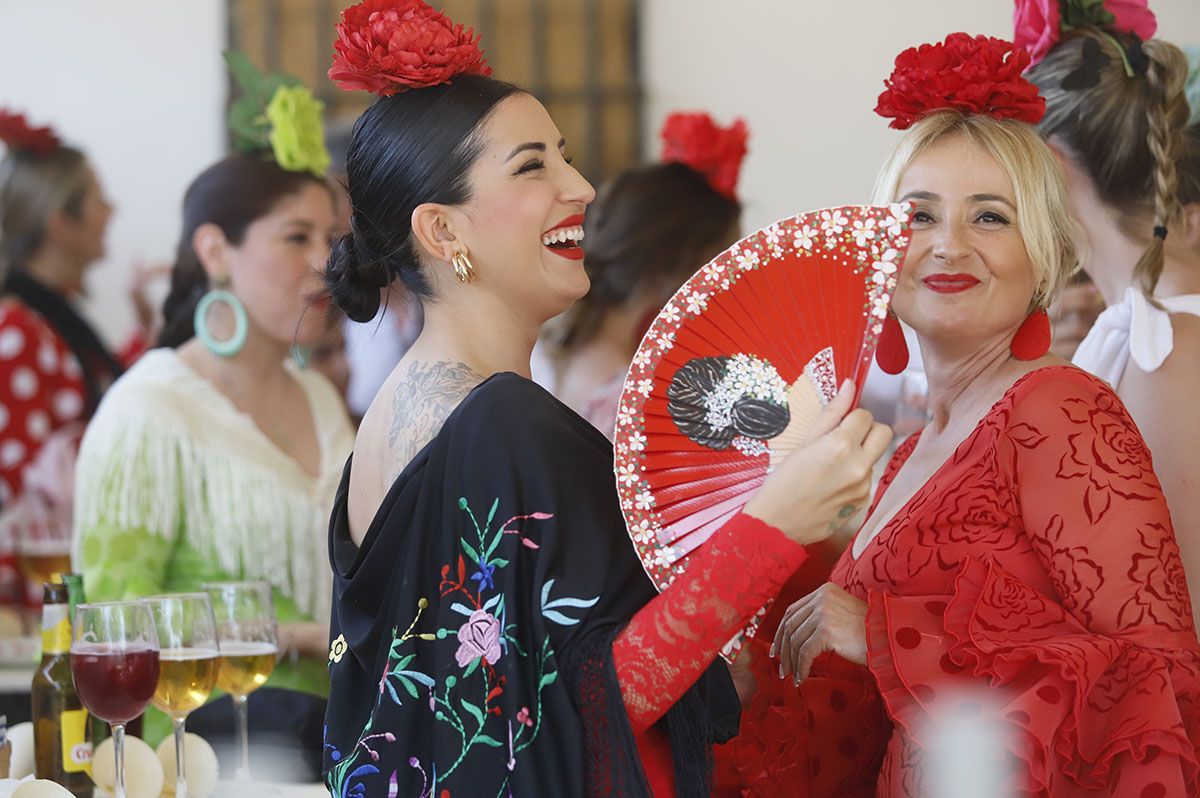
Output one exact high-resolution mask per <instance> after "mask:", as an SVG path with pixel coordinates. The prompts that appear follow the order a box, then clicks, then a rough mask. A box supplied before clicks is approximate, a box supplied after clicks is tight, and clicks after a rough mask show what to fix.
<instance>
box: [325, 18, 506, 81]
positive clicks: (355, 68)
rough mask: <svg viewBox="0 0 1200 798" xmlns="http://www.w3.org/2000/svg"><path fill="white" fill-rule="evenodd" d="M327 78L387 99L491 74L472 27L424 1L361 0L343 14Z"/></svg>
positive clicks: (338, 26)
mask: <svg viewBox="0 0 1200 798" xmlns="http://www.w3.org/2000/svg"><path fill="white" fill-rule="evenodd" d="M337 33H338V38H337V41H336V42H334V43H333V49H334V54H333V66H332V67H330V68H329V78H330V80H332V81H333V82H334V83H336V84H337V85H338V86H339V87H340V88H342V89H345V90H347V91H358V90H361V91H369V92H372V93H374V94H378V95H379V96H380V97H389V96H391V95H393V94H399V93H400V92H403V91H408V90H409V89H420V88H425V87H428V86H437V85H439V84H442V83H449V82H450V80H451V79H452V78H453V77H454V76H455V75H482V76H484V77H487V76H488V75H491V74H492V68H491V67H489V66H488V65H487V60H486V59H485V58H484V56H483V51H482V50H480V49H479V37H478V36H476V35H475V31H474V30H473V29H469V28H468V29H466V30H464V29H463V26H462V25H455V24H454V23H453V22H452V21H451V20H450V18H449V17H447V16H446V15H445V14H443V13H441V12H440V11H435V10H434V9H433V8H431V7H430V6H429V4H428V3H424V2H422V0H364V2H361V3H359V4H358V5H355V6H351V7H350V8H347V9H346V10H345V11H343V12H342V19H341V22H339V23H338V25H337Z"/></svg>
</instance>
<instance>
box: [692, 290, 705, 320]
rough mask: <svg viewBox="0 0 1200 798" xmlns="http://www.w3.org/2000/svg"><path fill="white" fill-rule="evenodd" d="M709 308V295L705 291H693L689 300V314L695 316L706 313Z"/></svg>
mask: <svg viewBox="0 0 1200 798" xmlns="http://www.w3.org/2000/svg"><path fill="white" fill-rule="evenodd" d="M706 307H708V294H706V293H704V292H703V291H693V292H692V293H691V294H689V295H688V298H687V312H688V313H691V314H692V315H693V316H695V315H699V314H701V313H703V312H704V309H705V308H706Z"/></svg>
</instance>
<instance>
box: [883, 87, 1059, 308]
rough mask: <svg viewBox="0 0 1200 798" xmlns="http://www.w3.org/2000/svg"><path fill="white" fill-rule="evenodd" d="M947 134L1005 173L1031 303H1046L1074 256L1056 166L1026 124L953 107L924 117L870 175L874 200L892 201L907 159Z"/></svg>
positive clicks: (1047, 303) (1053, 296) (1042, 142)
mask: <svg viewBox="0 0 1200 798" xmlns="http://www.w3.org/2000/svg"><path fill="white" fill-rule="evenodd" d="M950 136H962V137H963V138H965V139H966V140H967V141H969V142H971V143H972V144H976V145H978V146H981V147H983V148H984V149H985V150H987V151H988V153H990V154H991V156H992V157H993V158H995V159H996V161H997V162H998V163H999V164H1000V167H1001V168H1002V169H1003V170H1004V171H1005V173H1007V174H1008V178H1009V180H1011V181H1012V184H1013V190H1014V192H1015V193H1016V203H1017V229H1018V230H1019V231H1020V233H1021V238H1022V240H1023V241H1024V242H1025V252H1026V253H1027V254H1028V255H1029V260H1030V263H1032V264H1033V272H1034V277H1035V278H1036V286H1035V288H1034V294H1033V306H1034V307H1039V308H1046V307H1049V305H1050V303H1051V302H1053V301H1054V298H1055V297H1056V296H1057V295H1058V292H1059V291H1060V290H1061V289H1062V287H1063V286H1064V285H1066V283H1067V281H1068V280H1069V279H1070V277H1071V275H1072V274H1074V272H1075V271H1076V268H1077V266H1078V257H1077V256H1076V252H1075V237H1074V223H1073V222H1072V220H1071V215H1070V212H1069V211H1068V210H1067V192H1066V188H1065V187H1064V186H1063V178H1062V170H1061V169H1060V168H1059V165H1058V163H1057V161H1055V160H1054V155H1053V153H1051V152H1050V148H1049V147H1047V146H1046V143H1045V142H1044V141H1042V140H1041V139H1040V138H1039V137H1038V134H1037V132H1036V131H1035V130H1034V129H1033V127H1031V126H1030V125H1027V124H1025V123H1024V122H1017V121H1014V120H1011V119H994V118H992V117H990V116H980V115H974V114H963V113H959V112H958V111H941V112H938V113H936V114H932V115H930V116H927V117H925V118H924V119H922V120H921V121H919V122H917V123H916V124H915V125H913V126H912V127H910V128H909V129H908V130H907V131H905V133H904V136H903V138H901V139H900V143H899V144H897V145H896V148H895V149H894V150H893V151H892V154H891V155H890V156H889V157H888V159H887V161H886V162H885V163H884V165H883V169H881V170H880V172H879V177H878V178H876V180H875V191H874V202H876V203H877V204H887V203H890V202H895V201H896V200H897V196H896V192H897V191H898V190H899V187H900V181H901V180H902V179H903V177H904V173H905V172H907V171H908V168H909V167H910V166H911V165H912V163H913V161H915V160H916V159H917V158H919V157H920V156H921V154H922V153H924V152H925V151H926V150H928V149H929V148H930V147H931V146H933V145H934V144H936V143H937V142H939V141H941V140H942V139H944V138H947V137H950Z"/></svg>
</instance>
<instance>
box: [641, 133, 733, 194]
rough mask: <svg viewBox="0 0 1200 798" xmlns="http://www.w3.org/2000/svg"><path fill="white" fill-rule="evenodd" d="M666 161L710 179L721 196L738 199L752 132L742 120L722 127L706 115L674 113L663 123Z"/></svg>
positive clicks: (663, 158) (664, 157)
mask: <svg viewBox="0 0 1200 798" xmlns="http://www.w3.org/2000/svg"><path fill="white" fill-rule="evenodd" d="M659 135H660V136H661V138H662V145H663V146H662V160H663V161H664V162H667V163H670V162H674V161H678V162H679V163H682V164H684V165H686V166H690V167H691V168H693V169H695V170H696V171H697V172H700V173H701V174H702V175H704V176H705V177H707V178H708V183H709V185H711V186H712V187H713V190H714V191H716V192H717V193H718V194H723V195H725V196H726V197H729V198H730V199H732V200H736V199H737V183H738V175H739V174H740V173H741V170H742V160H743V159H744V158H745V157H746V141H747V139H749V138H750V130H749V129H748V128H747V127H746V122H745V121H744V120H742V119H737V120H734V123H733V124H732V125H730V126H729V127H721V126H720V125H718V124H717V123H716V122H715V121H713V118H712V117H711V116H709V115H708V114H706V113H674V114H671V115H670V116H668V117H667V121H666V122H664V123H663V127H662V132H661V133H660V134H659Z"/></svg>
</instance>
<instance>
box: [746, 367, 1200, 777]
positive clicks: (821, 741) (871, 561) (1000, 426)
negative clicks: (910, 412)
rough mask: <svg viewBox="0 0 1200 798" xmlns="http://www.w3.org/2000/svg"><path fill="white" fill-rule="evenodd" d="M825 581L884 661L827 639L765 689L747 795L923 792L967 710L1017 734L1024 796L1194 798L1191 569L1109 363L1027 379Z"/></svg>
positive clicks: (894, 465)
mask: <svg viewBox="0 0 1200 798" xmlns="http://www.w3.org/2000/svg"><path fill="white" fill-rule="evenodd" d="M915 445H916V439H915V438H914V439H912V440H910V441H908V442H906V443H905V445H903V446H902V447H901V448H900V449H899V450H898V451H897V452H896V455H895V456H894V458H893V460H892V462H891V463H890V464H889V466H888V469H887V472H886V474H885V476H884V479H883V482H882V483H881V485H880V487H879V491H878V493H877V496H876V503H878V500H879V496H882V495H883V493H884V491H885V490H886V489H887V487H888V485H889V484H890V482H891V480H892V479H893V478H894V477H895V475H896V473H897V472H898V471H899V470H900V467H901V466H902V465H903V464H904V462H905V461H906V460H907V458H908V457H909V455H910V454H911V453H912V450H913V447H914V446H915ZM831 579H832V581H833V582H834V583H836V584H838V585H840V586H842V587H843V588H845V589H846V590H847V591H848V592H850V593H851V594H853V595H855V596H857V597H859V598H861V599H863V600H864V601H866V602H867V604H868V613H867V630H866V632H867V644H868V665H869V667H861V666H857V665H854V664H851V663H849V662H847V661H846V660H843V659H841V658H840V657H837V656H835V655H831V654H827V655H824V656H823V657H822V658H820V659H818V661H817V663H816V665H815V667H814V670H813V675H812V676H810V678H809V679H807V680H806V681H805V682H804V683H803V684H802V685H801V686H800V688H798V689H790V688H789V689H784V688H782V687H781V688H779V689H777V690H774V691H771V692H769V693H761V694H760V695H759V696H757V697H756V699H755V702H754V704H753V705H752V707H751V709H750V711H749V713H748V716H747V717H746V719H745V720H744V722H743V733H742V735H741V736H740V737H739V738H738V739H737V740H736V741H735V743H734V744H735V745H736V746H737V747H738V755H739V759H740V761H741V764H742V771H743V776H744V777H745V780H746V782H747V783H750V784H751V785H752V786H751V788H750V789H748V790H747V791H746V793H745V794H750V795H764V796H765V795H784V794H786V795H793V796H833V795H837V796H870V795H878V796H919V795H925V794H928V793H929V792H930V790H931V785H930V783H929V781H928V779H929V778H930V775H929V773H928V771H926V770H925V769H923V767H922V764H921V757H922V754H923V753H924V752H925V751H927V750H930V751H932V750H935V749H936V748H937V745H938V743H939V740H941V741H943V742H944V740H945V735H941V734H939V732H942V731H944V730H946V729H951V728H954V726H953V723H952V721H961V719H963V718H976V719H978V720H979V721H982V722H987V723H989V724H991V725H989V726H988V727H987V728H989V729H991V730H993V731H995V732H998V733H999V734H1000V735H1001V736H1000V738H999V739H1001V740H1003V741H1004V743H1003V744H1004V745H1005V746H1006V747H1007V748H1008V750H1009V756H1008V765H1009V767H1008V769H1007V771H1006V775H1005V776H1004V778H1005V779H1006V785H1007V787H1008V788H1009V790H1010V793H1011V794H1017V795H1038V796H1047V795H1048V796H1053V798H1062V797H1063V796H1076V795H1106V796H1133V797H1134V798H1136V797H1137V796H1145V797H1146V798H1150V797H1152V796H1153V797H1156V798H1164V796H1185V795H1196V794H1197V790H1198V787H1200V782H1198V765H1197V762H1198V758H1197V745H1198V744H1200V703H1198V701H1200V682H1198V680H1197V675H1198V673H1200V644H1198V643H1197V639H1196V633H1195V630H1194V628H1193V625H1192V618H1191V610H1190V606H1191V605H1190V602H1189V600H1188V594H1187V587H1186V583H1185V581H1184V575H1183V567H1182V564H1181V563H1180V559H1179V552H1178V547H1177V546H1176V543H1175V539H1174V534H1173V532H1172V529H1171V520H1170V515H1169V514H1168V511H1167V506H1166V503H1165V501H1164V499H1163V496H1162V491H1161V489H1160V487H1159V484H1158V481H1157V479H1156V478H1155V476H1154V473H1153V470H1152V467H1151V461H1150V455H1149V452H1148V451H1147V449H1146V446H1145V444H1144V442H1143V441H1142V438H1141V436H1140V434H1139V433H1138V431H1137V428H1136V427H1135V426H1134V424H1133V422H1132V420H1131V419H1130V418H1129V415H1128V413H1127V412H1126V410H1125V408H1124V407H1123V406H1122V405H1121V403H1120V400H1118V399H1117V397H1116V395H1115V394H1114V393H1113V392H1112V391H1111V389H1109V388H1108V387H1107V386H1106V385H1105V384H1103V383H1102V382H1100V381H1099V380H1097V379H1095V378H1093V377H1090V376H1088V375H1086V374H1085V373H1084V372H1082V371H1079V370H1077V369H1074V368H1070V367H1052V368H1045V369H1040V370H1038V371H1035V372H1033V373H1032V374H1030V375H1028V376H1026V377H1025V378H1023V379H1022V380H1020V381H1018V382H1017V383H1016V384H1015V385H1014V386H1013V387H1012V388H1011V389H1010V390H1009V391H1008V393H1007V394H1006V395H1005V397H1004V398H1003V399H1002V400H1001V401H999V402H998V403H997V404H996V405H995V406H994V407H993V408H992V410H991V411H990V412H989V413H988V414H987V416H986V417H985V418H984V419H983V420H982V421H981V422H980V423H979V425H978V427H977V428H976V429H975V431H974V432H973V433H972V434H971V435H970V436H969V437H968V438H967V439H966V440H964V441H963V443H962V444H961V445H960V446H959V448H958V449H957V451H956V452H955V454H954V455H953V457H951V458H950V459H949V460H948V461H947V462H946V463H945V464H944V465H943V466H942V467H941V468H940V469H939V470H938V471H937V472H936V473H935V474H934V475H933V477H932V478H931V479H930V480H929V482H927V483H926V484H925V485H924V486H923V487H922V488H921V489H920V490H919V491H918V492H917V493H916V494H915V495H914V496H913V498H912V499H911V500H910V501H909V502H908V503H907V504H906V505H905V506H904V507H903V509H901V511H900V512H899V513H897V515H896V517H895V518H893V519H892V520H891V521H889V522H888V523H887V524H886V525H885V526H884V527H883V528H882V529H881V530H880V531H879V533H878V535H877V537H876V538H875V539H874V540H872V541H870V542H869V543H867V544H866V548H865V549H864V550H863V552H862V554H861V556H860V557H859V558H858V559H857V560H856V559H854V558H853V554H852V550H847V552H846V553H845V554H843V556H842V558H841V560H840V561H839V563H838V565H837V566H836V567H835V569H834V571H833V574H832V576H831ZM777 684H782V683H779V682H777ZM981 697H982V700H981ZM1006 794H1008V793H1006Z"/></svg>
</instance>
